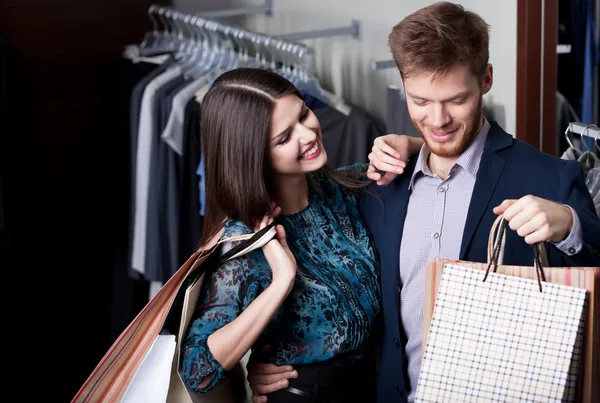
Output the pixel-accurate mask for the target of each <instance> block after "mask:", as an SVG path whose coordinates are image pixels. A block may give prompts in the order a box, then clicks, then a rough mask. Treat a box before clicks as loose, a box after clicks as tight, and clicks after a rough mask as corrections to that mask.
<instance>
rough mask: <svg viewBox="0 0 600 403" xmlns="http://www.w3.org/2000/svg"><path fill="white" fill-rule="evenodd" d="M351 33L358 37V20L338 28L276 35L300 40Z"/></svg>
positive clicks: (288, 39) (285, 38)
mask: <svg viewBox="0 0 600 403" xmlns="http://www.w3.org/2000/svg"><path fill="white" fill-rule="evenodd" d="M341 35H351V36H352V37H353V38H354V39H360V21H358V20H352V22H351V23H350V26H348V27H340V28H329V29H320V30H316V31H306V32H296V33H292V34H283V35H277V37H278V38H279V39H284V40H287V41H300V40H304V39H315V38H325V37H329V36H341Z"/></svg>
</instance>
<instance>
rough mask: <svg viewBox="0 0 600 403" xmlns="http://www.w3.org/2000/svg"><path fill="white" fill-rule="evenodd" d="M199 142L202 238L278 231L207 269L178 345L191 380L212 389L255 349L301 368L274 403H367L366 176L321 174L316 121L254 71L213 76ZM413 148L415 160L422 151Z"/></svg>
mask: <svg viewBox="0 0 600 403" xmlns="http://www.w3.org/2000/svg"><path fill="white" fill-rule="evenodd" d="M201 135H202V145H203V149H204V153H205V158H206V160H205V175H206V189H207V197H206V214H205V221H204V223H205V224H204V229H203V238H204V240H206V239H208V238H210V237H212V236H213V235H214V234H215V233H216V232H217V231H218V230H220V229H221V228H222V226H223V224H222V223H223V222H224V221H225V228H224V234H223V237H224V238H230V237H233V236H237V235H242V234H247V233H251V232H253V231H256V230H258V229H260V228H263V227H264V226H265V225H268V224H270V223H271V222H272V221H273V220H276V222H277V224H278V225H277V227H276V228H277V237H276V239H275V240H273V241H271V242H269V243H268V244H267V245H265V246H264V247H263V248H262V251H261V250H256V251H253V252H250V253H249V254H247V255H245V256H243V257H240V258H237V259H234V260H232V261H229V262H227V263H225V264H223V265H221V266H220V267H218V268H217V269H216V270H215V271H214V272H212V273H208V275H207V277H206V280H205V283H204V285H203V295H202V297H201V298H200V304H199V306H198V309H197V310H196V312H195V316H194V318H193V319H192V322H191V324H190V327H189V331H188V333H187V335H186V338H185V340H184V343H183V360H182V361H183V363H182V374H183V377H184V380H185V382H186V384H187V385H188V386H189V387H190V388H191V389H192V390H195V391H200V392H204V391H208V390H210V389H211V388H213V387H214V386H216V385H217V384H219V383H220V382H221V381H222V380H224V379H225V378H226V373H227V370H229V369H231V368H233V367H234V366H235V365H236V364H237V363H238V362H239V361H240V360H241V358H242V357H243V356H244V355H245V354H246V352H247V351H248V350H249V349H251V348H252V349H253V352H254V353H256V354H259V355H260V357H259V359H260V360H261V361H262V362H271V363H273V364H276V365H284V364H292V365H294V366H295V367H296V368H297V369H298V374H299V376H298V379H295V380H292V382H291V385H290V387H288V388H287V389H286V390H283V391H280V392H275V393H273V394H271V395H269V397H268V399H269V401H270V402H278V401H285V402H289V401H317V400H305V399H315V398H317V399H318V401H323V402H325V401H327V402H333V401H349V399H350V398H353V399H356V398H358V399H359V400H360V401H372V400H373V399H374V396H375V388H374V381H375V375H374V369H375V365H374V364H373V362H372V354H371V351H372V349H371V345H370V342H371V340H372V336H373V332H374V329H375V323H376V320H377V318H378V314H379V312H380V301H379V299H380V285H379V277H378V261H377V257H376V252H375V248H374V246H373V242H372V240H371V237H370V235H369V233H368V231H367V229H366V227H365V225H364V224H363V222H362V221H361V218H360V216H359V213H358V208H357V195H358V193H359V192H360V191H362V189H363V188H365V186H366V185H367V184H368V182H366V181H364V180H362V177H363V175H364V171H363V172H359V171H357V170H356V169H354V170H352V169H347V170H341V171H333V170H331V169H329V168H327V166H326V162H327V154H326V152H325V149H324V148H323V142H322V139H321V130H320V126H319V122H318V120H317V118H316V116H315V115H314V114H313V113H312V111H311V110H310V109H308V108H307V107H306V105H305V104H304V102H303V101H302V96H301V94H300V93H299V92H298V90H297V89H296V88H295V87H294V86H293V85H292V84H291V83H290V82H289V81H287V80H285V79H284V78H282V77H280V76H279V75H277V74H275V73H271V72H267V71H264V70H260V69H238V70H233V71H230V72H227V73H225V74H223V75H222V76H220V77H219V78H218V79H217V80H215V82H214V84H213V86H212V87H211V89H210V90H209V92H208V93H207V94H206V96H205V97H204V100H203V103H202V115H201ZM410 144H411V145H412V146H411V150H410V154H413V153H416V152H417V151H418V149H419V148H420V145H421V144H422V143H421V142H420V140H418V139H415V141H414V142H410ZM233 246H234V245H229V248H231V247H233ZM227 250H228V249H225V248H224V250H223V251H222V253H225V252H226V251H227ZM265 346H269V348H268V349H267V348H265ZM353 384H354V385H360V388H356V389H355V388H349V387H348V385H353ZM294 399H295V400H294Z"/></svg>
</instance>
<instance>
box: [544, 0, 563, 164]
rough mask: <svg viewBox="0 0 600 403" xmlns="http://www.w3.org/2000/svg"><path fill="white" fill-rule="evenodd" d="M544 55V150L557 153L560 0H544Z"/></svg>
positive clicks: (551, 153) (552, 153)
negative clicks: (557, 50) (557, 49)
mask: <svg viewBox="0 0 600 403" xmlns="http://www.w3.org/2000/svg"><path fill="white" fill-rule="evenodd" d="M543 26H544V31H543V42H544V57H543V61H542V69H543V72H542V77H543V80H542V85H543V89H542V147H541V149H542V151H544V152H546V153H548V154H550V155H557V153H558V144H559V139H558V138H557V136H556V89H557V85H558V54H557V52H556V46H557V45H558V0H544V25H543Z"/></svg>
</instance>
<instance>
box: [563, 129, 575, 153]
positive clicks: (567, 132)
mask: <svg viewBox="0 0 600 403" xmlns="http://www.w3.org/2000/svg"><path fill="white" fill-rule="evenodd" d="M572 128H573V125H572V124H571V123H569V126H567V130H565V139H566V140H567V143H569V146H570V147H571V148H575V149H577V147H574V146H573V143H572V142H571V138H570V137H569V133H570V132H571V129H572Z"/></svg>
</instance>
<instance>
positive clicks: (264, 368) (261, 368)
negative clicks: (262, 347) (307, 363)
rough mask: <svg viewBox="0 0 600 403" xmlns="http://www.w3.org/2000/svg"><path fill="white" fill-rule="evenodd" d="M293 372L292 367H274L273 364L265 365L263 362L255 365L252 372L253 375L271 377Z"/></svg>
mask: <svg viewBox="0 0 600 403" xmlns="http://www.w3.org/2000/svg"><path fill="white" fill-rule="evenodd" d="M293 370H294V367H292V366H291V365H275V364H267V363H264V362H261V363H258V364H256V367H255V369H254V371H253V373H254V375H273V374H281V373H285V372H291V371H293Z"/></svg>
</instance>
